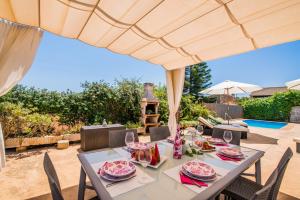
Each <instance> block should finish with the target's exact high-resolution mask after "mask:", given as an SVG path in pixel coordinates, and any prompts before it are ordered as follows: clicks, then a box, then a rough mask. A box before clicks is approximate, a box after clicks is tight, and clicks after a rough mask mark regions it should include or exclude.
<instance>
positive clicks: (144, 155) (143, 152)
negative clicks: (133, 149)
mask: <svg viewBox="0 0 300 200" xmlns="http://www.w3.org/2000/svg"><path fill="white" fill-rule="evenodd" d="M138 158H139V163H140V164H141V165H142V166H143V167H144V168H146V167H148V165H150V163H151V160H152V154H151V148H150V147H149V148H146V149H140V150H138ZM141 181H142V182H146V181H147V177H146V174H145V173H144V176H142V177H141Z"/></svg>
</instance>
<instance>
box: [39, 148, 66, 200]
mask: <svg viewBox="0 0 300 200" xmlns="http://www.w3.org/2000/svg"><path fill="white" fill-rule="evenodd" d="M44 170H45V172H46V174H47V177H48V182H49V186H50V190H51V195H52V199H53V200H63V199H64V198H63V196H62V193H61V188H60V184H59V180H58V177H57V174H56V171H55V168H54V166H53V164H52V161H51V159H50V157H49V155H48V153H47V152H46V153H45V156H44Z"/></svg>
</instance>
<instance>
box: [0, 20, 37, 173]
mask: <svg viewBox="0 0 300 200" xmlns="http://www.w3.org/2000/svg"><path fill="white" fill-rule="evenodd" d="M42 35H43V32H42V31H41V30H40V29H38V28H33V27H29V26H23V25H18V24H14V23H11V22H8V21H6V20H0V96H2V95H4V94H6V93H7V92H8V91H9V90H10V89H11V88H12V87H13V86H15V85H16V84H17V83H18V82H19V81H20V80H21V79H22V78H23V77H24V76H25V74H26V72H27V71H28V69H29V68H30V67H31V64H32V62H33V59H34V57H35V54H36V51H37V49H38V46H39V44H40V40H41V38H42ZM0 157H1V158H0V171H1V168H2V167H4V166H5V147H4V137H3V133H2V129H1V124H0Z"/></svg>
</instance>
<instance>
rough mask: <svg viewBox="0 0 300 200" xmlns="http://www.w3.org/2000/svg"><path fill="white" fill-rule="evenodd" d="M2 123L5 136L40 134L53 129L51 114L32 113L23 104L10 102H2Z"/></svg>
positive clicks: (0, 121) (0, 109) (0, 110)
mask: <svg viewBox="0 0 300 200" xmlns="http://www.w3.org/2000/svg"><path fill="white" fill-rule="evenodd" d="M0 123H1V124H2V127H3V134H4V137H5V138H8V137H23V136H28V137H33V136H40V135H45V134H48V133H52V131H53V126H52V120H51V117H50V115H45V114H38V113H32V111H31V110H30V109H27V108H23V107H22V105H21V104H13V103H9V102H2V103H0Z"/></svg>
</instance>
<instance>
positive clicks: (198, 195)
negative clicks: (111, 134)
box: [78, 141, 264, 200]
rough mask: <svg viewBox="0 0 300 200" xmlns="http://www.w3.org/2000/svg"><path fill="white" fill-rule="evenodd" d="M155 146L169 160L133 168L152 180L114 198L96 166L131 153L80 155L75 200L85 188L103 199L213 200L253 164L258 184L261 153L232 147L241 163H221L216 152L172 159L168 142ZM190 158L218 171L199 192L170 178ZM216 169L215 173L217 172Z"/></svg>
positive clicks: (115, 151)
mask: <svg viewBox="0 0 300 200" xmlns="http://www.w3.org/2000/svg"><path fill="white" fill-rule="evenodd" d="M157 143H158V147H159V151H160V154H161V156H166V157H167V158H168V159H167V160H166V161H165V162H164V163H163V164H162V165H161V166H160V167H159V168H157V169H153V168H149V167H147V168H143V167H142V166H140V165H136V167H137V168H139V170H142V171H143V172H144V173H146V174H147V175H149V176H150V177H151V178H153V181H151V182H149V183H148V184H145V185H142V186H140V187H137V188H135V189H132V190H129V191H127V192H124V193H121V194H118V195H117V196H112V195H111V194H110V193H109V192H108V190H107V188H106V187H105V185H104V184H103V181H101V178H100V176H99V175H98V174H97V170H96V169H95V164H97V163H101V162H105V161H108V160H113V159H124V158H128V159H130V153H129V152H127V151H126V150H125V149H124V148H122V147H121V148H113V149H111V148H106V149H101V150H95V151H91V152H83V153H79V154H78V158H79V160H80V162H81V173H80V181H79V191H78V199H79V200H83V199H84V192H85V189H86V188H88V189H94V190H95V191H96V193H97V195H98V197H100V199H102V200H110V199H114V200H125V199H126V200H140V199H145V200H157V199H165V200H168V199H170V200H171V199H172V200H176V199H178V200H179V199H180V200H185V199H201V200H202V199H203V200H205V199H214V198H215V197H216V196H217V195H219V194H220V193H221V191H222V190H224V189H225V188H226V186H228V185H229V184H230V183H231V182H232V181H234V180H235V179H236V178H237V177H238V176H239V175H241V174H242V173H243V172H244V171H245V170H247V169H248V168H249V167H250V166H252V165H255V177H256V181H257V182H258V183H260V182H261V164H260V159H261V157H262V156H263V155H264V152H263V151H259V150H255V149H251V148H246V147H240V146H235V147H236V148H240V149H241V151H242V152H243V153H244V155H245V159H243V160H242V161H241V162H233V161H225V160H222V159H220V158H219V157H218V156H216V151H215V152H208V153H203V155H198V156H194V157H189V156H183V157H182V159H174V158H173V156H172V155H173V146H172V144H170V143H168V142H167V141H159V142H157ZM217 148H219V147H217ZM193 159H198V160H200V161H202V162H204V163H206V164H208V165H210V166H212V167H213V168H215V169H218V170H219V171H220V173H219V176H218V178H217V180H215V181H213V182H211V183H209V187H203V188H202V187H201V190H200V189H199V190H197V189H195V188H193V186H188V185H184V184H181V183H180V181H178V178H176V177H175V178H174V177H172V175H171V174H172V173H173V174H174V170H176V168H178V167H180V166H181V165H182V164H184V163H185V162H187V161H190V160H193ZM218 170H216V171H217V173H218ZM175 172H176V171H175ZM86 176H88V178H89V180H90V182H91V184H92V187H91V186H87V184H86ZM178 176H179V174H178ZM123 184H124V183H123ZM116 185H117V184H116ZM112 187H114V186H112ZM124 187H126V185H124ZM194 187H196V186H194Z"/></svg>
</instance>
